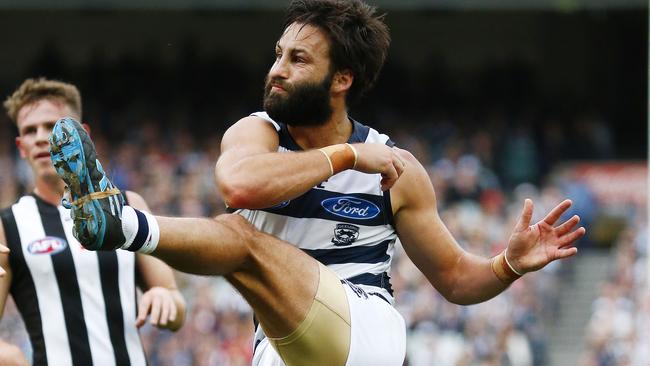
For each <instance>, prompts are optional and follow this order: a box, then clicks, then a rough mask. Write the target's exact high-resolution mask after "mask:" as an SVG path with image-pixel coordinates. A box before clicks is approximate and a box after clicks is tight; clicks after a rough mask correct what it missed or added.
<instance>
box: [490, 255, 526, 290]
mask: <svg viewBox="0 0 650 366" xmlns="http://www.w3.org/2000/svg"><path fill="white" fill-rule="evenodd" d="M506 252H507V250H506V251H503V252H501V253H500V254H498V255H497V256H495V257H494V258H492V263H491V264H492V272H494V274H495V275H496V276H497V278H498V279H499V281H501V282H503V283H504V284H506V285H509V284H511V283H513V282H515V280H517V279H518V278H519V277H521V276H522V274H520V273H519V272H517V271H515V270H514V268H512V266H510V263H508V260H507V259H506Z"/></svg>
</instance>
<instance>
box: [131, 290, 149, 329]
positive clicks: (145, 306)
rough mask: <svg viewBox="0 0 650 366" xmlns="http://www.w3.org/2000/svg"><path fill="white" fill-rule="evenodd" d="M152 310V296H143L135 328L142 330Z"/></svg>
mask: <svg viewBox="0 0 650 366" xmlns="http://www.w3.org/2000/svg"><path fill="white" fill-rule="evenodd" d="M150 308H151V296H147V295H146V294H145V295H143V296H142V300H140V305H139V306H138V317H137V318H136V319H135V326H136V327H138V328H140V327H141V326H143V325H144V322H145V321H146V320H147V314H149V309H150Z"/></svg>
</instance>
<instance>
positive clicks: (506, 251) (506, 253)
mask: <svg viewBox="0 0 650 366" xmlns="http://www.w3.org/2000/svg"><path fill="white" fill-rule="evenodd" d="M503 258H505V260H506V264H507V265H508V267H510V269H511V270H512V271H513V272H514V273H516V274H517V275H518V276H523V275H524V274H523V273H519V271H517V270H516V269H515V268H514V267H513V266H512V264H510V262H509V261H508V248H506V250H505V251H504V252H503Z"/></svg>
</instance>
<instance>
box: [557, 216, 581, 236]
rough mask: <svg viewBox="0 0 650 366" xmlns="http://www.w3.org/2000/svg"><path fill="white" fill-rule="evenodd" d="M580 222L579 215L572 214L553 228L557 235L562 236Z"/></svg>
mask: <svg viewBox="0 0 650 366" xmlns="http://www.w3.org/2000/svg"><path fill="white" fill-rule="evenodd" d="M579 222H580V216H578V215H573V216H572V217H571V218H570V219H568V220H566V221H565V222H564V223H563V224H562V225H560V226H558V227H556V228H555V232H556V233H557V235H558V236H562V235H564V234H566V233H568V232H569V231H571V230H572V229H573V228H574V227H575V226H576V225H577V224H578V223H579Z"/></svg>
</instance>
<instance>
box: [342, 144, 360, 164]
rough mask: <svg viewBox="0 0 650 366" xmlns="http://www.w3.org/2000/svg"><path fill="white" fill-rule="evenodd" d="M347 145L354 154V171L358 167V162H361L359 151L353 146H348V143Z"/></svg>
mask: <svg viewBox="0 0 650 366" xmlns="http://www.w3.org/2000/svg"><path fill="white" fill-rule="evenodd" d="M345 144H346V145H348V146H349V147H350V149H352V152H353V153H354V165H352V169H354V168H356V167H357V160H359V153H357V149H355V148H354V146H352V144H348V143H347V142H346V143H345Z"/></svg>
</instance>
